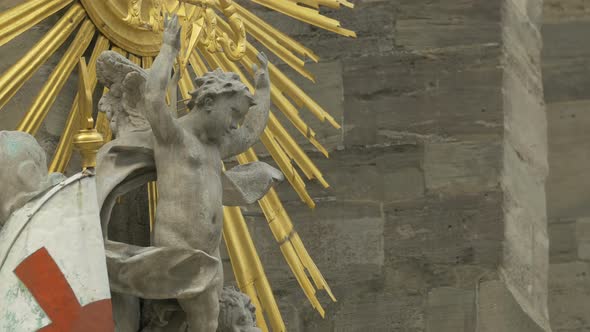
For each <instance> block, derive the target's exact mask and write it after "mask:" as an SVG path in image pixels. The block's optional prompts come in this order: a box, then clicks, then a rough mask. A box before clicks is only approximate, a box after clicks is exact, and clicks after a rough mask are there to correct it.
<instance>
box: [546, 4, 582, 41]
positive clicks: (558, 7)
mask: <svg viewBox="0 0 590 332" xmlns="http://www.w3.org/2000/svg"><path fill="white" fill-rule="evenodd" d="M588 19H590V4H589V3H588V2H587V1H586V0H545V1H543V24H544V25H547V24H557V23H563V22H570V21H584V20H588ZM543 29H545V27H543ZM543 34H545V32H543Z"/></svg>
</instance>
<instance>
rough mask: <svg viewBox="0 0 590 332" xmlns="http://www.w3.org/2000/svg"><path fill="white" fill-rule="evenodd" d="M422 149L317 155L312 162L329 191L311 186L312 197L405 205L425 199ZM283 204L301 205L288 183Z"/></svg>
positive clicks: (358, 150)
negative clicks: (286, 202) (400, 203)
mask: <svg viewBox="0 0 590 332" xmlns="http://www.w3.org/2000/svg"><path fill="white" fill-rule="evenodd" d="M423 154H424V152H423V149H422V147H421V146H416V145H400V146H389V147H375V148H371V149H361V148H355V149H346V150H342V151H335V152H333V153H332V155H331V157H330V159H325V158H324V157H323V156H319V155H318V154H314V155H311V157H312V160H313V161H314V162H315V163H316V165H317V166H318V168H319V169H320V170H321V171H322V172H323V174H324V178H325V179H326V181H327V182H328V183H329V184H330V187H329V188H327V189H323V188H322V187H321V186H320V185H319V184H317V183H313V182H308V185H307V189H308V192H309V194H310V195H311V196H312V197H313V198H315V199H317V200H318V201H322V200H334V199H336V200H340V201H350V200H358V201H374V202H391V201H405V200H411V199H415V198H419V197H422V196H423V194H424V175H423V171H422V159H423ZM278 191H279V194H280V196H281V198H282V199H283V201H300V199H299V197H298V196H297V195H296V193H295V192H294V191H293V189H291V188H290V187H289V185H288V184H287V183H285V184H282V185H281V186H280V187H279V190H278Z"/></svg>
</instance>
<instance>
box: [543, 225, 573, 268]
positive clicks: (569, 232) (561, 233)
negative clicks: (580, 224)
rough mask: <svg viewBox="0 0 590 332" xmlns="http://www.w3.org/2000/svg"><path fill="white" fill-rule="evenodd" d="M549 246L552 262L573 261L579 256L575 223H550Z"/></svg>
mask: <svg viewBox="0 0 590 332" xmlns="http://www.w3.org/2000/svg"><path fill="white" fill-rule="evenodd" d="M549 243H551V245H550V246H549V249H550V255H551V256H550V260H551V263H558V262H571V261H574V260H576V258H577V256H578V242H577V240H576V224H575V223H558V224H557V223H556V224H550V225H549Z"/></svg>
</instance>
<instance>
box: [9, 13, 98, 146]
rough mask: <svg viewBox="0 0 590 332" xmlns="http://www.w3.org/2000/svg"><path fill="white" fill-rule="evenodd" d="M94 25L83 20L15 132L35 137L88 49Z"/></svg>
mask: <svg viewBox="0 0 590 332" xmlns="http://www.w3.org/2000/svg"><path fill="white" fill-rule="evenodd" d="M95 31H96V30H95V29H94V25H93V24H92V22H91V21H90V20H85V21H84V23H82V26H81V27H80V29H79V30H78V33H77V34H76V37H75V38H74V40H73V41H72V44H71V45H70V47H69V48H68V49H67V51H66V52H65V54H64V56H63V57H62V58H61V60H60V61H59V63H58V64H57V66H55V68H54V69H53V72H52V73H51V75H50V76H49V78H48V79H47V82H46V83H45V85H43V88H42V89H41V91H40V92H39V94H38V95H37V97H36V98H35V100H34V101H33V103H32V104H31V107H30V108H29V111H28V112H27V114H26V115H25V117H24V118H23V119H22V121H21V122H20V124H19V125H18V127H17V130H20V131H24V132H27V133H29V134H31V135H35V134H36V133H37V130H39V127H41V124H42V123H43V120H45V117H46V116H47V113H48V112H49V109H50V108H51V106H52V105H53V103H54V102H55V100H56V99H57V96H58V94H59V93H60V91H61V89H62V88H63V86H64V84H65V83H66V81H67V80H68V77H69V76H70V74H71V73H72V71H73V70H74V68H75V67H76V65H77V63H78V62H79V59H80V57H81V56H82V54H84V51H86V48H88V45H89V44H90V41H91V40H92V37H93V36H94V32H95Z"/></svg>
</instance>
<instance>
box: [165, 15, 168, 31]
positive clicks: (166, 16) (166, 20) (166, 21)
mask: <svg viewBox="0 0 590 332" xmlns="http://www.w3.org/2000/svg"><path fill="white" fill-rule="evenodd" d="M167 27H168V12H166V13H164V28H167Z"/></svg>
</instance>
